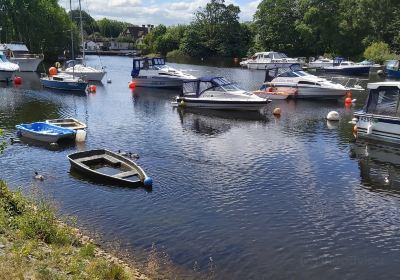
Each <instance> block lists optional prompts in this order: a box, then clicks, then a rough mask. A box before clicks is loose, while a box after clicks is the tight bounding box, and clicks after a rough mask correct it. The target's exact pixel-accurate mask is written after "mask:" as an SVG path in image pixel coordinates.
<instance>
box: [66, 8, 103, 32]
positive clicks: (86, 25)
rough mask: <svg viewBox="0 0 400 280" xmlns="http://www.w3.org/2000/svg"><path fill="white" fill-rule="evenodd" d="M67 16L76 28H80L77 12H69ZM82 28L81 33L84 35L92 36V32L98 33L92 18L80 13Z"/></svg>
mask: <svg viewBox="0 0 400 280" xmlns="http://www.w3.org/2000/svg"><path fill="white" fill-rule="evenodd" d="M69 16H70V17H71V18H72V21H73V22H74V23H75V25H76V26H80V14H79V10H72V11H70V12H69ZM82 26H83V31H84V33H85V34H86V35H89V34H92V33H94V32H99V26H98V25H97V22H96V20H95V19H94V18H92V17H91V16H90V15H89V14H88V13H86V12H85V11H82Z"/></svg>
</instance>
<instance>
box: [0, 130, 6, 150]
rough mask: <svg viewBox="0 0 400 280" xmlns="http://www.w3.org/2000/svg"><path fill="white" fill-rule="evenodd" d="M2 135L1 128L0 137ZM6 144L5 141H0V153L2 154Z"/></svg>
mask: <svg viewBox="0 0 400 280" xmlns="http://www.w3.org/2000/svg"><path fill="white" fill-rule="evenodd" d="M2 136H3V130H2V129H0V137H2ZM6 146H7V143H6V142H5V141H0V154H2V153H3V152H4V150H5V148H6Z"/></svg>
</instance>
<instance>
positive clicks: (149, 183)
mask: <svg viewBox="0 0 400 280" xmlns="http://www.w3.org/2000/svg"><path fill="white" fill-rule="evenodd" d="M143 184H144V185H145V186H146V187H151V186H152V185H153V179H152V178H151V177H146V178H144V180H143Z"/></svg>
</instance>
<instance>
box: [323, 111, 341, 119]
mask: <svg viewBox="0 0 400 280" xmlns="http://www.w3.org/2000/svg"><path fill="white" fill-rule="evenodd" d="M326 119H327V120H328V121H338V120H339V119H340V116H339V113H338V112H336V111H330V112H329V113H328V115H327V116H326Z"/></svg>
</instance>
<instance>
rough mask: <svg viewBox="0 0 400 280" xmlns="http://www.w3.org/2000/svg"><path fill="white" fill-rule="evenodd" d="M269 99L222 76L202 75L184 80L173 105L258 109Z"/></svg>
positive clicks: (223, 108) (224, 108) (268, 101)
mask: <svg viewBox="0 0 400 280" xmlns="http://www.w3.org/2000/svg"><path fill="white" fill-rule="evenodd" d="M270 102H271V100H269V99H264V98H261V97H258V96H256V95H255V94H253V93H251V92H248V91H245V90H243V89H241V88H239V87H238V86H237V85H236V84H234V83H232V82H230V81H228V80H226V79H225V78H223V77H203V78H200V79H196V80H194V81H186V82H184V85H183V91H182V93H181V95H179V96H177V97H176V102H174V105H176V106H182V107H194V108H207V109H219V110H249V111H258V110H260V109H262V108H263V107H264V106H266V105H267V104H268V103H270Z"/></svg>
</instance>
